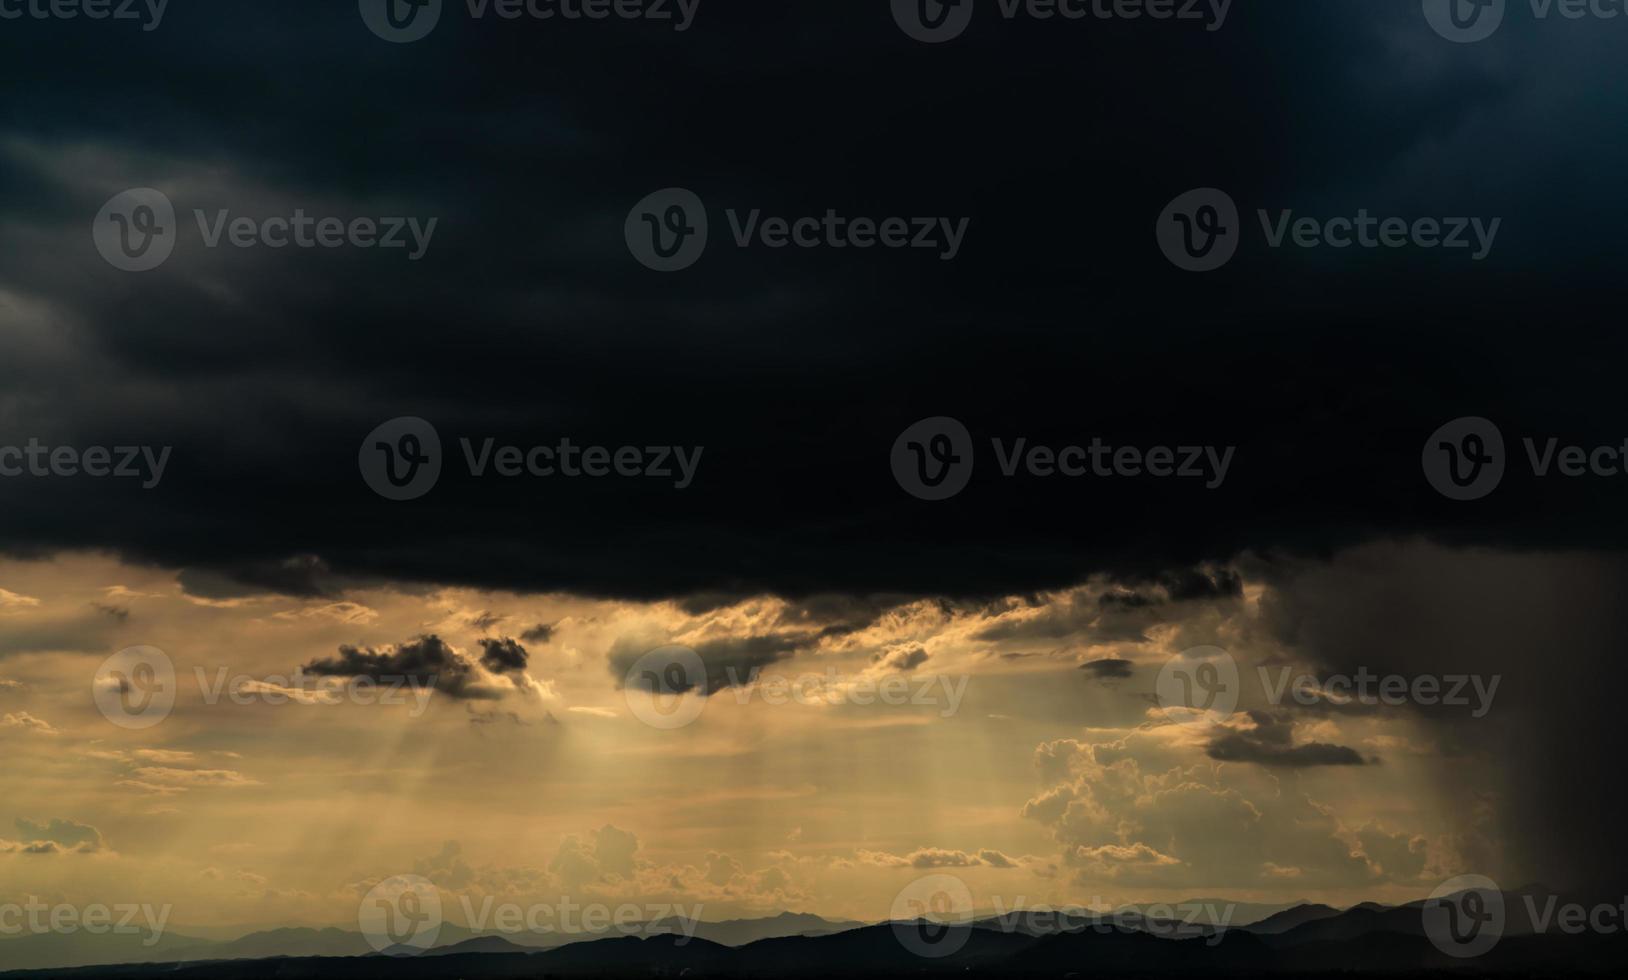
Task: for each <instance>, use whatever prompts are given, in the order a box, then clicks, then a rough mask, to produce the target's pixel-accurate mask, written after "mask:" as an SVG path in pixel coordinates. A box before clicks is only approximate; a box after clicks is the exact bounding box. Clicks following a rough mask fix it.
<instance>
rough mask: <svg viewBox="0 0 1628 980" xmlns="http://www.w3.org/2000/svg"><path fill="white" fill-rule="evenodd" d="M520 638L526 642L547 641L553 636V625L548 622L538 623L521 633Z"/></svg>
mask: <svg viewBox="0 0 1628 980" xmlns="http://www.w3.org/2000/svg"><path fill="white" fill-rule="evenodd" d="M520 638H521V639H522V640H525V641H526V642H527V643H547V642H548V641H549V640H552V639H553V638H554V627H553V625H552V624H550V623H538V624H537V625H536V626H533V627H532V628H531V629H529V630H526V631H525V632H524V633H521V634H520Z"/></svg>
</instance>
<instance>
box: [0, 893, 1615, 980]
mask: <svg viewBox="0 0 1628 980" xmlns="http://www.w3.org/2000/svg"><path fill="white" fill-rule="evenodd" d="M1539 896H1541V893H1540V892H1538V891H1536V890H1535V889H1522V890H1520V891H1517V892H1508V893H1505V894H1504V899H1505V908H1506V912H1507V916H1506V923H1505V926H1504V929H1503V930H1502V934H1501V935H1502V938H1501V939H1500V940H1499V941H1498V942H1497V943H1496V944H1495V945H1494V946H1493V948H1492V949H1491V950H1489V951H1488V952H1486V953H1484V954H1482V955H1480V956H1477V957H1474V958H1471V959H1461V958H1455V957H1453V956H1450V955H1448V953H1446V952H1444V951H1443V950H1441V949H1439V948H1437V946H1436V945H1435V943H1433V942H1432V941H1431V939H1430V938H1429V937H1428V936H1427V935H1426V933H1425V928H1424V916H1423V910H1424V905H1425V903H1424V902H1422V901H1421V902H1413V903H1408V904H1406V905H1401V906H1394V907H1392V906H1382V905H1376V904H1373V903H1364V904H1362V905H1358V906H1353V907H1351V908H1349V909H1345V910H1339V909H1334V908H1332V907H1330V906H1326V905H1315V904H1304V903H1303V904H1299V905H1295V906H1292V907H1289V908H1285V909H1282V910H1280V911H1277V912H1275V913H1272V914H1270V915H1266V916H1265V917H1264V918H1261V919H1258V920H1256V921H1253V922H1250V923H1248V924H1245V925H1239V926H1233V927H1231V928H1225V929H1220V930H1217V929H1215V928H1214V927H1213V926H1205V925H1202V924H1195V925H1192V926H1187V927H1186V932H1185V937H1184V938H1178V937H1177V933H1176V930H1175V927H1176V926H1177V925H1178V924H1177V923H1173V922H1171V921H1169V920H1160V919H1156V918H1150V917H1147V916H1145V915H1141V914H1140V913H1131V914H1123V915H1117V916H1099V915H1095V914H1093V913H1075V914H1071V915H1069V916H1065V917H1058V918H1056V919H1051V920H1040V921H1046V922H1054V923H1055V926H1054V927H1053V928H1049V929H1045V930H1042V929H1035V928H1032V927H1028V926H1032V925H1033V923H1032V922H1025V921H1024V919H1023V917H1021V916H1018V915H1015V914H1013V913H1006V914H1005V915H1002V916H990V917H983V918H979V919H977V920H975V921H972V922H970V923H965V924H961V923H942V922H932V921H928V920H916V921H903V922H885V923H878V924H868V925H867V924H861V923H856V922H839V921H833V920H827V919H823V918H820V917H819V916H812V915H806V914H793V913H784V914H782V915H779V916H774V917H770V918H764V919H738V920H731V921H728V922H717V923H701V924H699V928H698V929H697V930H696V935H695V937H694V938H689V939H686V938H685V937H683V936H682V935H674V934H658V935H642V936H616V937H614V938H603V937H596V936H584V935H580V934H551V933H542V934H530V933H517V934H512V935H500V934H493V933H487V934H474V933H471V932H470V931H469V930H467V929H464V928H462V927H459V926H455V925H451V924H448V925H446V926H444V927H443V930H442V933H441V935H440V936H439V942H438V944H437V945H436V946H435V947H434V948H432V949H429V950H423V951H420V950H412V949H407V948H399V949H393V950H386V952H385V953H384V954H381V953H378V952H375V951H374V950H373V949H372V948H371V947H370V946H369V945H368V943H367V941H366V939H365V938H364V937H363V936H361V935H360V934H358V933H353V932H347V931H345V930H340V929H298V928H296V929H275V930H269V931H266V932H260V933H253V934H250V935H247V936H243V937H241V938H239V939H235V940H232V941H229V942H198V941H195V940H189V939H186V938H185V937H182V936H166V937H164V939H163V940H161V941H160V942H159V943H157V944H155V945H154V946H152V947H150V948H147V949H146V950H145V951H143V952H142V953H140V954H136V955H139V956H140V958H141V959H142V960H144V962H134V961H130V962H124V963H122V964H120V963H117V962H115V961H112V960H105V959H104V960H100V961H96V960H87V959H85V958H81V959H79V960H78V963H79V964H81V965H70V964H68V963H64V962H62V961H61V960H60V959H58V960H57V961H56V962H54V963H49V964H46V963H40V962H38V959H39V958H42V957H45V956H50V955H53V954H54V955H56V956H59V957H60V956H63V955H64V951H63V949H62V948H55V949H52V948H48V947H47V945H45V944H37V943H35V944H34V945H32V946H31V945H30V944H31V943H34V941H35V940H40V939H54V940H61V939H68V938H74V937H66V936H31V937H25V938H22V939H7V940H0V970H3V971H6V972H0V976H4V977H5V978H6V980H22V978H27V977H53V978H56V977H74V978H83V980H102V978H107V980H114V978H119V980H156V978H158V977H166V978H181V980H204V978H221V980H238V978H242V980H259V978H279V980H289V978H304V977H333V976H338V977H359V978H374V977H378V978H385V977H389V978H414V977H462V978H466V980H477V978H506V977H542V976H562V977H563V976H570V977H588V976H602V977H677V976H681V975H682V976H690V977H703V976H730V977H733V976H772V975H784V976H813V975H819V974H842V975H851V976H871V975H883V974H886V975H892V976H897V975H900V974H914V975H918V976H919V975H948V974H957V975H960V976H963V977H966V976H985V975H988V976H994V975H997V974H998V975H1002V976H1053V977H1068V976H1069V975H1070V974H1075V975H1078V976H1082V977H1083V976H1090V975H1109V974H1140V975H1156V974H1173V973H1179V974H1189V975H1202V974H1213V975H1217V976H1219V975H1229V976H1230V975H1237V974H1246V973H1269V974H1278V975H1284V974H1293V975H1310V974H1334V973H1347V974H1349V973H1384V974H1388V975H1393V976H1399V975H1407V974H1423V973H1429V972H1434V971H1439V970H1445V969H1452V970H1454V971H1455V972H1456V973H1458V974H1459V975H1470V974H1493V973H1505V974H1507V973H1532V972H1541V973H1544V974H1547V975H1561V974H1588V973H1596V972H1608V971H1610V972H1621V971H1622V970H1623V969H1624V968H1625V967H1628V936H1625V935H1624V934H1623V933H1622V932H1621V931H1617V932H1615V933H1596V932H1583V933H1576V934H1572V933H1562V932H1559V931H1555V930H1554V929H1553V928H1552V925H1553V924H1552V923H1551V929H1550V930H1549V931H1543V932H1539V931H1537V927H1538V923H1534V922H1533V921H1532V916H1531V915H1530V914H1529V909H1530V908H1531V907H1532V906H1531V905H1529V904H1528V902H1529V900H1535V901H1536V903H1537V907H1540V908H1541V907H1542V905H1543V902H1544V901H1546V899H1544V898H1542V897H1539ZM1126 923H1132V924H1134V925H1133V927H1131V928H1126V927H1125V924H1126ZM665 925H666V924H665V923H658V922H652V923H648V924H647V928H652V929H653V928H654V927H661V926H665ZM79 938H96V939H104V940H105V939H110V938H120V939H130V938H132V937H105V936H104V937H79ZM60 945H61V944H57V946H58V947H60ZM137 945H138V946H139V943H138V944H137ZM121 952H123V953H124V955H126V956H130V955H132V954H131V951H130V950H128V949H123V950H120V949H116V948H113V947H112V946H110V945H107V944H103V945H102V946H101V947H100V948H97V949H92V950H82V951H81V952H80V953H79V954H78V955H79V956H81V957H100V956H118V955H120V953H121ZM390 953H412V954H415V955H400V956H393V955H387V954H390ZM14 954H20V955H14ZM30 957H32V958H33V959H34V962H30V961H29V958H30ZM41 967H44V968H41Z"/></svg>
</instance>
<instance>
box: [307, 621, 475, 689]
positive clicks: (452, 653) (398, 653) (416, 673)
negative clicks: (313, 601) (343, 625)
mask: <svg viewBox="0 0 1628 980" xmlns="http://www.w3.org/2000/svg"><path fill="white" fill-rule="evenodd" d="M303 670H304V671H305V672H306V673H308V674H320V675H323V676H328V677H371V678H373V679H374V680H398V679H400V680H407V681H410V682H413V683H417V684H433V685H435V689H436V690H437V691H440V692H442V693H444V694H447V695H450V696H452V697H455V698H476V699H483V700H494V699H496V698H498V697H499V696H500V695H499V694H498V693H497V692H493V691H489V690H485V689H482V688H477V687H474V686H473V685H471V683H470V682H471V681H472V680H473V679H474V677H473V674H474V668H473V666H471V664H470V663H469V661H468V660H465V659H464V658H463V657H462V656H460V655H459V654H458V652H457V651H456V650H454V649H452V647H450V646H448V645H447V643H446V641H444V640H442V639H441V638H440V637H439V636H436V635H435V634H433V633H431V634H427V635H424V636H419V637H415V638H413V639H412V640H410V641H408V642H406V643H402V644H400V645H398V646H394V647H385V648H384V649H382V650H380V649H374V648H372V647H368V648H365V649H364V648H360V647H354V646H350V645H348V644H347V645H344V646H341V647H340V648H339V655H338V656H337V657H330V658H328V659H326V660H313V661H311V662H310V663H308V664H306V665H305V666H304V668H303Z"/></svg>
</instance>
